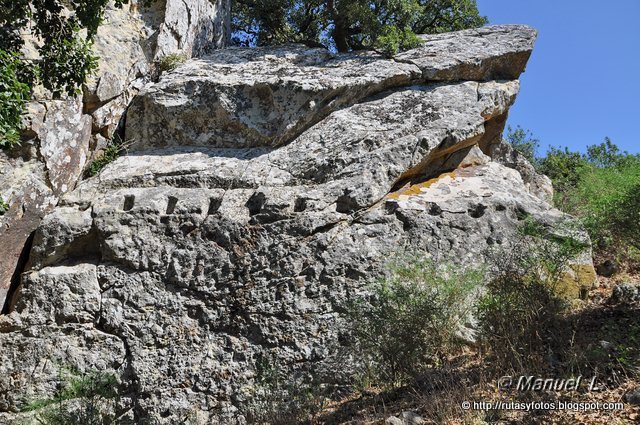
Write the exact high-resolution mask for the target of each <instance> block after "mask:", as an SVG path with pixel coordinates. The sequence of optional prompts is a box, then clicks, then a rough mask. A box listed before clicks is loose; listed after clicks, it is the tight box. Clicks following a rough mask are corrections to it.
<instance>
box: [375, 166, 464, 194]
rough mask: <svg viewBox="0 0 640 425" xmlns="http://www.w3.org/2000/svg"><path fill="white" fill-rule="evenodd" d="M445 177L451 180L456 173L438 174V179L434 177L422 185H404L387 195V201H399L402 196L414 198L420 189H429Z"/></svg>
mask: <svg viewBox="0 0 640 425" xmlns="http://www.w3.org/2000/svg"><path fill="white" fill-rule="evenodd" d="M445 177H451V178H452V179H455V178H456V172H455V171H452V172H450V173H443V174H440V175H439V176H438V177H434V178H432V179H429V180H427V181H424V182H422V183H416V184H412V185H406V186H404V187H402V188H401V189H399V190H397V191H395V192H393V193H390V194H388V195H387V199H399V198H400V196H401V195H404V196H415V195H420V194H421V193H422V189H427V188H429V187H431V186H432V185H433V184H435V183H437V182H438V181H440V180H442V179H444V178H445Z"/></svg>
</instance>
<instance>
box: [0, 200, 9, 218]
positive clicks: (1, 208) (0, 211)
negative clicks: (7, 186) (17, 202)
mask: <svg viewBox="0 0 640 425" xmlns="http://www.w3.org/2000/svg"><path fill="white" fill-rule="evenodd" d="M7 211H9V204H7V202H6V201H5V200H4V199H2V196H0V215H4V214H5V213H6V212H7Z"/></svg>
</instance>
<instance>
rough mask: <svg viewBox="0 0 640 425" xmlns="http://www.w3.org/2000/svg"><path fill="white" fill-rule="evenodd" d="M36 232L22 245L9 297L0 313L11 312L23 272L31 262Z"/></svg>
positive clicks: (12, 277) (8, 293)
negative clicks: (30, 257) (30, 256)
mask: <svg viewBox="0 0 640 425" xmlns="http://www.w3.org/2000/svg"><path fill="white" fill-rule="evenodd" d="M35 234H36V232H35V231H33V232H31V234H30V235H29V237H28V238H27V240H26V242H25V243H24V246H23V247H22V251H21V252H20V256H19V257H18V261H17V263H16V268H15V270H14V272H13V275H12V276H11V284H10V285H9V292H7V297H6V299H5V301H4V306H3V307H2V312H1V313H0V314H9V313H11V309H12V307H13V305H15V302H13V297H14V296H15V295H16V292H17V290H18V288H19V287H20V283H21V277H22V273H23V272H24V271H25V269H26V267H27V263H28V262H29V253H30V252H31V246H32V245H33V238H34V236H35Z"/></svg>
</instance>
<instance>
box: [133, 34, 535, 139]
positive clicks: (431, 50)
mask: <svg viewBox="0 0 640 425" xmlns="http://www.w3.org/2000/svg"><path fill="white" fill-rule="evenodd" d="M423 39H424V42H425V44H424V46H423V47H421V48H418V49H415V50H412V51H409V52H406V53H403V54H401V55H399V56H398V58H397V60H395V61H389V60H386V59H384V58H382V57H381V56H379V55H376V54H372V53H359V54H349V55H340V56H337V57H334V56H332V55H330V54H329V53H328V52H327V51H326V50H323V49H312V50H310V49H306V48H303V47H301V46H285V47H279V48H271V49H255V50H246V49H244V50H242V49H227V50H223V51H220V52H217V53H214V54H212V55H209V56H206V57H203V58H202V59H200V60H198V61H192V62H189V63H187V64H185V65H184V66H182V67H180V68H179V69H178V70H177V71H176V72H174V73H171V74H170V75H168V76H166V77H165V78H163V79H162V80H161V81H160V83H159V84H155V85H153V86H152V87H151V88H150V89H148V90H146V91H145V92H144V93H143V94H142V95H141V96H139V97H138V98H137V99H136V100H135V101H134V102H133V104H132V105H131V110H130V112H129V114H128V117H129V119H128V121H127V137H128V138H130V139H133V140H135V141H136V147H137V148H138V149H143V148H148V147H149V146H162V147H164V146H174V145H179V146H184V145H196V146H209V147H231V148H238V147H250V146H277V145H280V144H283V143H286V142H289V141H291V140H293V139H294V138H295V137H296V136H297V135H299V134H300V133H301V132H302V131H303V130H304V129H306V128H308V127H309V126H310V125H312V124H314V123H316V122H318V121H319V120H320V119H322V118H324V117H325V116H326V115H327V114H329V113H330V112H332V111H334V110H336V109H339V108H342V107H344V106H348V105H351V104H354V103H356V102H358V101H360V100H362V99H364V98H365V97H367V96H369V95H371V94H373V93H380V92H381V91H383V90H385V89H387V88H390V87H400V86H409V85H411V84H414V83H418V84H419V83H423V82H425V81H434V80H445V81H460V80H474V81H487V80H495V79H506V80H514V79H516V78H517V76H518V75H520V73H521V72H522V71H523V70H524V67H525V65H526V62H527V59H528V58H529V56H530V54H531V49H532V47H533V43H534V40H535V31H532V30H531V29H530V28H527V27H524V26H511V27H505V26H494V27H489V28H482V29H479V30H468V31H460V32H457V33H450V34H444V35H443V34H440V35H429V36H423ZM432 70H435V71H432Z"/></svg>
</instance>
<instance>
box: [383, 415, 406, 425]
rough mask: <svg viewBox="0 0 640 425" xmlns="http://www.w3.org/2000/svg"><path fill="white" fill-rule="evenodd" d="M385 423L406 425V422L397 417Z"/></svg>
mask: <svg viewBox="0 0 640 425" xmlns="http://www.w3.org/2000/svg"><path fill="white" fill-rule="evenodd" d="M384 423H385V424H386V425H404V421H403V420H402V419H400V418H398V417H397V416H389V417H388V418H387V419H386V420H385V421H384Z"/></svg>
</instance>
